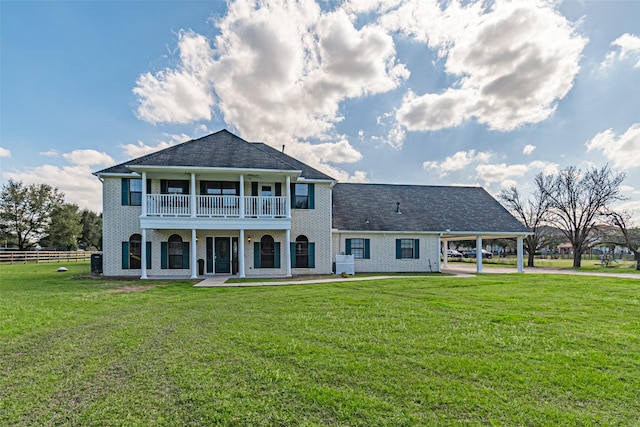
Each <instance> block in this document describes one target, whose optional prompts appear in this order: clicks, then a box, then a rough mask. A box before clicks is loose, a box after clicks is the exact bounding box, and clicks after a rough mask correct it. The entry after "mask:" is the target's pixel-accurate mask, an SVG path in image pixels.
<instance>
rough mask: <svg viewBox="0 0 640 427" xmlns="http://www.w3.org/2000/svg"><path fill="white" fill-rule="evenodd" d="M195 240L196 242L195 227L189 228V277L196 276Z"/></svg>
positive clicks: (193, 277) (195, 277)
mask: <svg viewBox="0 0 640 427" xmlns="http://www.w3.org/2000/svg"><path fill="white" fill-rule="evenodd" d="M197 248H198V247H197V242H196V229H195V228H192V229H191V278H192V279H197V278H198V256H197V255H198V254H197Z"/></svg>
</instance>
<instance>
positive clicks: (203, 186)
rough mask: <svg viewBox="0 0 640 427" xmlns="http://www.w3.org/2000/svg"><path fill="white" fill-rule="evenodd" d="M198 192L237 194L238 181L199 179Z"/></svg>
mask: <svg viewBox="0 0 640 427" xmlns="http://www.w3.org/2000/svg"><path fill="white" fill-rule="evenodd" d="M200 194H202V195H209V196H238V195H240V183H239V182H232V181H200Z"/></svg>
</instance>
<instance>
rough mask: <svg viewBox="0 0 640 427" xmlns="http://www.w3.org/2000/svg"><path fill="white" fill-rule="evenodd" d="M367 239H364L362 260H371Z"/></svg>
mask: <svg viewBox="0 0 640 427" xmlns="http://www.w3.org/2000/svg"><path fill="white" fill-rule="evenodd" d="M370 246H371V245H370V243H369V239H364V258H365V259H369V258H371V248H370Z"/></svg>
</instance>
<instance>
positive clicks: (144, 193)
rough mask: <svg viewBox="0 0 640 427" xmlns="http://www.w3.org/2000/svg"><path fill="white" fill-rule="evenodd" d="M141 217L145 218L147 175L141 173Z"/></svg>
mask: <svg viewBox="0 0 640 427" xmlns="http://www.w3.org/2000/svg"><path fill="white" fill-rule="evenodd" d="M140 204H141V205H142V216H143V217H145V216H147V173H146V172H142V200H141V202H140Z"/></svg>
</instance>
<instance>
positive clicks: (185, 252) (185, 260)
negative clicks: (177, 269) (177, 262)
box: [182, 242, 189, 269]
mask: <svg viewBox="0 0 640 427" xmlns="http://www.w3.org/2000/svg"><path fill="white" fill-rule="evenodd" d="M182 268H183V269H188V268H189V242H182Z"/></svg>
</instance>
